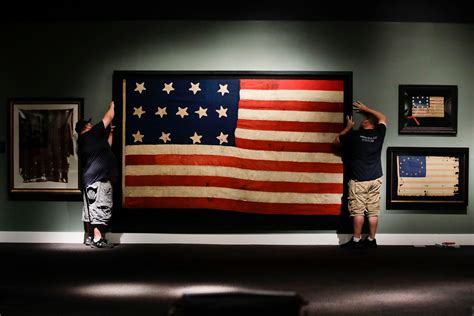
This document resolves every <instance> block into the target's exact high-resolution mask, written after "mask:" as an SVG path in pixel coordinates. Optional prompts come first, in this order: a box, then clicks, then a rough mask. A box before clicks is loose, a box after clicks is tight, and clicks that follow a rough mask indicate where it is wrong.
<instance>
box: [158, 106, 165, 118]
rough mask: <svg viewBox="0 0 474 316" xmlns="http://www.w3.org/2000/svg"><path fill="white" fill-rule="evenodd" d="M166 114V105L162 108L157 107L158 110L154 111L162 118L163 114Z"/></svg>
mask: <svg viewBox="0 0 474 316" xmlns="http://www.w3.org/2000/svg"><path fill="white" fill-rule="evenodd" d="M167 114H168V113H166V106H165V107H164V108H160V107H158V110H157V111H156V113H155V115H159V116H160V117H161V118H163V116H165V115H167Z"/></svg>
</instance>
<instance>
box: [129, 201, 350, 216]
mask: <svg viewBox="0 0 474 316" xmlns="http://www.w3.org/2000/svg"><path fill="white" fill-rule="evenodd" d="M124 206H125V207H126V208H156V207H157V206H159V207H160V208H188V209H217V210H229V211H239V212H245V213H260V214H287V215H288V214H291V215H339V214H340V212H341V205H340V204H283V203H259V202H246V201H236V200H228V199H217V198H184V197H179V198H171V197H169V198H168V197H164V198H152V197H137V198H132V197H126V198H125V202H124Z"/></svg>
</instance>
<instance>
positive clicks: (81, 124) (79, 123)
mask: <svg viewBox="0 0 474 316" xmlns="http://www.w3.org/2000/svg"><path fill="white" fill-rule="evenodd" d="M90 122H91V119H88V120H79V121H77V123H76V127H75V128H74V130H75V131H76V133H78V134H80V133H81V132H82V129H83V128H84V126H86V125H87V123H90Z"/></svg>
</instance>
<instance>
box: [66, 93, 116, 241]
mask: <svg viewBox="0 0 474 316" xmlns="http://www.w3.org/2000/svg"><path fill="white" fill-rule="evenodd" d="M114 115H115V105H114V102H113V101H112V102H111V103H110V105H109V108H108V110H107V112H106V113H105V114H104V117H103V118H102V120H101V121H100V122H98V123H97V124H95V125H92V124H91V123H90V120H88V121H85V120H80V121H78V122H77V123H76V127H75V130H76V132H77V133H78V135H79V137H78V139H77V144H78V154H79V158H80V161H81V167H82V186H83V200H84V205H83V210H82V221H83V222H84V226H85V230H86V235H87V236H86V239H85V241H84V243H85V244H86V245H90V246H92V247H95V248H109V247H112V246H113V245H112V244H109V243H108V242H107V240H106V239H105V238H104V236H105V232H106V230H107V228H108V226H109V224H110V220H111V217H112V207H113V200H112V183H111V182H112V181H113V180H114V179H115V178H116V177H117V174H118V172H117V163H116V159H115V156H114V154H113V152H112V150H111V146H112V139H113V129H112V126H111V124H112V120H113V118H114Z"/></svg>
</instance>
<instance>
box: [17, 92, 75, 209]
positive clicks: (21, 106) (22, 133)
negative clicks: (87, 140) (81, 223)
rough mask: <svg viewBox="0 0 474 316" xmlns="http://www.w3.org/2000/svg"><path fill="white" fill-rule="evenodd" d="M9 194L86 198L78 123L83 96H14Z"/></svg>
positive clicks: (22, 197) (26, 197)
mask: <svg viewBox="0 0 474 316" xmlns="http://www.w3.org/2000/svg"><path fill="white" fill-rule="evenodd" d="M8 103H9V106H8V111H9V118H10V120H9V140H10V141H9V191H8V193H9V198H10V199H13V200H81V190H80V188H81V172H80V162H79V157H78V155H77V148H76V147H77V142H76V140H77V135H76V133H75V131H74V126H75V124H76V122H77V121H78V120H80V119H82V116H83V107H84V100H83V99H82V98H60V99H59V98H10V99H9V100H8Z"/></svg>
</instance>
